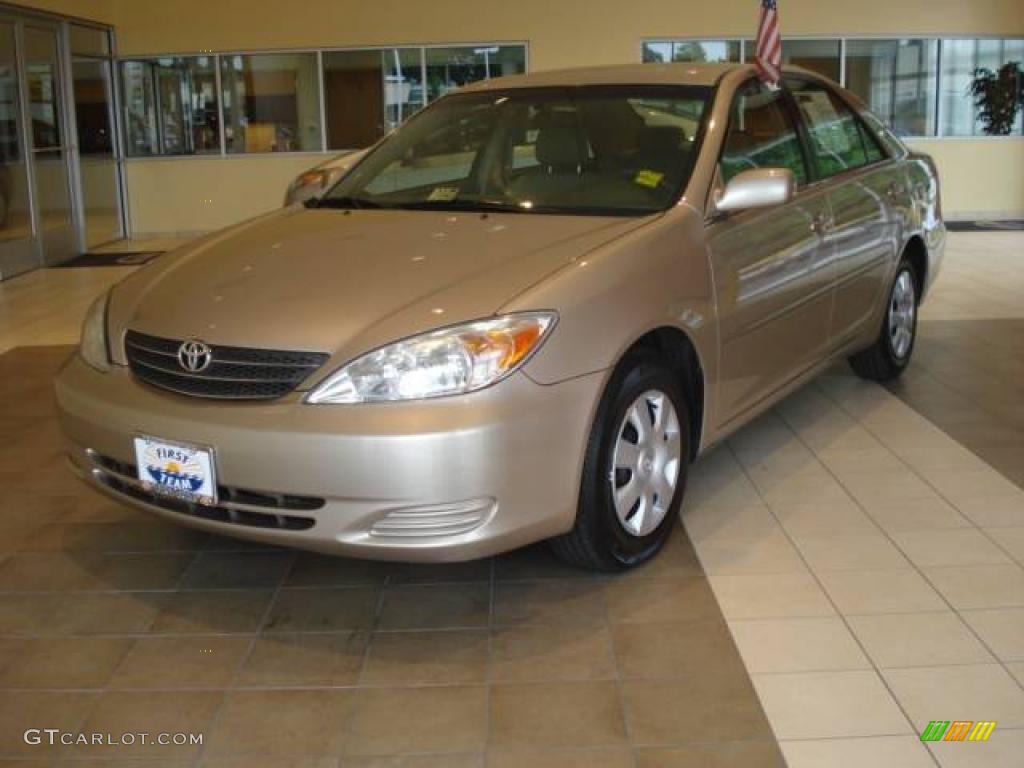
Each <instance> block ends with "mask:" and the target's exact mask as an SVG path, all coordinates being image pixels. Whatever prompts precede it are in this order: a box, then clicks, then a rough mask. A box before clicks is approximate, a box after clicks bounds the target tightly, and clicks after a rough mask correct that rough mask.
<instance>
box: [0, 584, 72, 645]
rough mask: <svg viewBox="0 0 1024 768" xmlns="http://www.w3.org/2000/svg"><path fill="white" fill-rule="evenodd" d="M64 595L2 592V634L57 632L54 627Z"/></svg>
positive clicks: (0, 609)
mask: <svg viewBox="0 0 1024 768" xmlns="http://www.w3.org/2000/svg"><path fill="white" fill-rule="evenodd" d="M62 600H64V597H63V596H62V595H40V594H6V595H5V594H0V635H4V636H9V635H24V634H30V635H39V634H51V633H53V634H56V633H55V632H54V630H53V629H52V627H53V622H54V614H55V612H56V610H57V606H58V605H59V604H60V603H61V601H62Z"/></svg>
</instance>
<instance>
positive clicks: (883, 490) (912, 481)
mask: <svg viewBox="0 0 1024 768" xmlns="http://www.w3.org/2000/svg"><path fill="white" fill-rule="evenodd" d="M843 485H844V486H845V487H846V489H847V490H848V491H849V492H850V494H851V495H852V496H853V497H854V498H855V499H857V501H859V502H860V503H861V504H863V505H865V506H866V507H870V506H871V505H874V504H888V503H892V502H897V501H905V500H908V499H933V500H934V499H936V498H938V494H936V492H935V489H934V488H932V487H931V486H930V485H929V484H928V483H926V482H925V481H924V480H922V479H921V478H920V477H918V476H917V475H915V474H914V473H913V472H911V471H909V470H906V469H904V470H891V471H889V472H862V473H852V472H851V473H848V474H846V475H845V476H844V477H843Z"/></svg>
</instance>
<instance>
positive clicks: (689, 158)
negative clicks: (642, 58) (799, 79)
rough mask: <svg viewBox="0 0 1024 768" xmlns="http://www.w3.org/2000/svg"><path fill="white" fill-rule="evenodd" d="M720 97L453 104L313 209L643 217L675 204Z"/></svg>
mask: <svg viewBox="0 0 1024 768" xmlns="http://www.w3.org/2000/svg"><path fill="white" fill-rule="evenodd" d="M710 98H711V89H710V88H704V87H681V86H646V85H631V86H580V87H571V88H524V89H508V90H503V91H487V92H481V93H466V94H456V95H453V96H449V97H446V98H444V99H442V100H440V101H439V102H437V103H436V104H435V105H433V106H432V107H430V108H429V109H426V110H424V111H423V112H421V113H420V114H418V115H417V116H416V117H414V118H412V119H411V120H410V121H409V122H408V123H406V124H405V125H404V126H403V127H402V128H400V129H399V130H398V131H396V132H395V133H394V134H393V135H392V136H391V137H390V138H388V139H387V140H386V141H385V142H383V143H382V144H381V145H380V146H379V147H378V148H377V149H376V150H374V151H373V152H372V153H371V154H370V155H369V156H368V157H367V158H366V159H365V160H364V161H363V162H362V163H360V164H359V165H358V166H357V167H356V169H355V170H354V171H353V172H352V173H351V174H349V175H348V176H346V177H345V178H343V179H342V180H341V181H340V182H339V183H338V184H337V185H336V186H335V187H334V188H333V189H331V190H330V192H328V194H326V195H325V196H324V197H323V198H321V199H320V200H319V201H318V202H317V203H315V205H317V206H318V207H331V208H400V209H424V210H481V211H491V210H504V211H515V212H519V213H565V214H603V215H609V214H610V215H642V214H647V213H653V212H655V211H660V210H663V209H665V208H667V207H668V206H670V205H671V204H672V203H674V202H675V200H676V199H678V197H679V195H680V194H681V192H682V189H683V186H684V185H685V184H686V182H687V180H688V179H689V176H690V172H691V170H692V167H693V163H694V161H695V160H696V156H697V152H698V150H699V147H698V143H699V142H698V139H699V131H700V126H701V121H702V118H703V116H704V112H705V110H706V109H707V106H708V102H709V100H710Z"/></svg>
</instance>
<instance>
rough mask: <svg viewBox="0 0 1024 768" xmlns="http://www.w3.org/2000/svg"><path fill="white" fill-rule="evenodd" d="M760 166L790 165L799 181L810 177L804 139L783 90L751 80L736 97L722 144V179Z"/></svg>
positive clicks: (787, 166)
mask: <svg viewBox="0 0 1024 768" xmlns="http://www.w3.org/2000/svg"><path fill="white" fill-rule="evenodd" d="M756 168H788V169H789V170H791V171H793V175H794V176H796V180H797V183H799V184H803V183H805V182H806V181H807V166H806V164H805V162H804V156H803V153H802V152H801V149H800V141H799V139H798V138H797V135H796V128H795V127H794V125H793V121H792V119H791V118H790V113H789V112H787V111H786V106H785V103H784V102H783V99H782V92H781V91H777V90H776V91H773V90H770V89H768V88H766V87H765V86H764V85H762V84H761V83H759V82H756V81H751V82H749V83H747V84H746V85H744V86H743V87H742V88H740V89H739V90H738V91H737V92H736V96H735V97H734V98H733V102H732V108H731V109H730V113H729V131H728V133H726V136H725V144H724V146H723V148H722V162H721V173H722V180H723V181H725V182H728V181H729V180H730V179H731V178H732V177H733V176H735V175H736V174H738V173H742V172H743V171H750V170H753V169H756Z"/></svg>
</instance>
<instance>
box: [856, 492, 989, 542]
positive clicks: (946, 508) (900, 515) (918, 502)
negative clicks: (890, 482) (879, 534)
mask: <svg viewBox="0 0 1024 768" xmlns="http://www.w3.org/2000/svg"><path fill="white" fill-rule="evenodd" d="M865 509H866V510H867V513H868V515H870V516H871V517H872V518H874V520H875V522H876V523H878V525H879V526H881V527H882V529H883V530H885V531H886V532H887V533H889V534H890V535H891V534H894V533H897V532H899V531H925V530H928V531H935V530H939V529H946V528H969V527H970V526H971V521H970V520H968V519H967V518H965V517H964V516H963V515H961V514H960V513H959V512H957V511H956V509H954V508H953V507H952V506H950V505H949V504H948V503H947V502H945V501H943V500H941V499H906V500H904V501H896V502H883V503H875V504H869V505H868V506H866V507H865Z"/></svg>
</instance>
